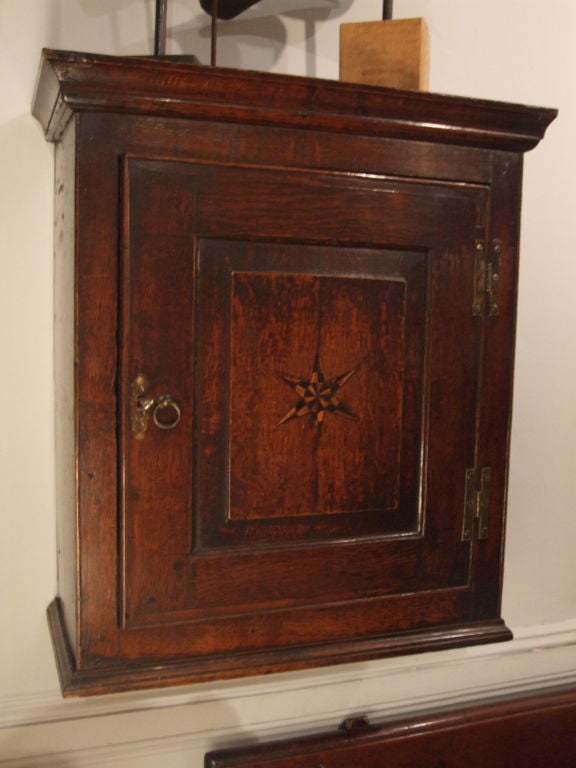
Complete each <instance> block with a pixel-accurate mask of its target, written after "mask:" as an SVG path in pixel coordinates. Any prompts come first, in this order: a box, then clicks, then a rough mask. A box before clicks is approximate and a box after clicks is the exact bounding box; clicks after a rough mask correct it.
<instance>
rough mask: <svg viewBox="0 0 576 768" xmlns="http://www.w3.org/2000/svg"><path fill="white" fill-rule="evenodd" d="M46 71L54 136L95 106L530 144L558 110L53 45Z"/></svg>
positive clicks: (44, 88) (42, 111) (40, 103)
mask: <svg viewBox="0 0 576 768" xmlns="http://www.w3.org/2000/svg"><path fill="white" fill-rule="evenodd" d="M40 78H41V79H40V87H39V90H38V97H37V99H36V102H35V108H34V114H35V115H36V116H37V117H38V119H39V120H40V122H41V123H42V125H43V126H44V130H45V131H46V133H47V135H48V136H49V137H50V138H51V139H53V140H54V139H56V138H57V137H58V136H59V135H60V134H61V132H62V130H63V128H64V126H65V125H66V122H67V120H68V119H69V116H70V113H71V111H76V110H80V109H84V108H86V107H92V108H93V107H94V106H97V107H98V108H99V109H102V110H107V111H113V112H116V113H126V114H134V113H138V114H149V115H157V116H160V115H162V116H170V117H183V118H190V117H192V118H195V119H197V118H201V117H212V118H217V119H220V120H233V121H237V122H243V123H261V124H262V123H264V124H266V125H289V126H292V127H296V128H303V129H312V128H315V129H316V128H318V129H320V130H327V131H329V132H333V131H336V132H351V133H356V134H368V135H375V136H380V137H382V136H389V137H391V138H404V139H409V140H423V141H433V142H442V143H448V144H463V145H466V146H478V147H490V148H492V149H506V150H520V151H524V150H527V149H530V148H532V147H534V146H535V145H536V144H537V143H538V141H539V140H540V139H541V138H542V136H543V133H544V131H545V129H546V127H547V125H548V124H549V123H550V122H551V120H553V119H554V117H555V115H556V111H555V110H553V109H545V108H541V109H535V108H527V107H524V106H521V105H511V104H504V103H500V102H492V101H482V100H478V99H475V100H472V99H464V98H458V97H451V96H438V95H436V94H429V93H425V92H422V91H420V92H419V91H396V90H394V89H384V88H375V87H370V86H358V85H352V84H349V83H339V82H333V81H329V80H324V81H322V80H315V79H310V78H303V77H295V76H287V75H269V74H266V73H261V72H258V73H256V72H250V71H238V70H229V69H221V68H209V69H208V68H204V67H199V66H197V65H190V64H181V63H177V62H169V61H162V60H159V59H139V58H138V57H118V56H102V55H95V54H86V53H77V52H62V51H52V50H45V51H44V59H43V67H42V70H41V74H40Z"/></svg>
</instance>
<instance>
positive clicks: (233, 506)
mask: <svg viewBox="0 0 576 768" xmlns="http://www.w3.org/2000/svg"><path fill="white" fill-rule="evenodd" d="M35 114H36V115H37V117H38V118H39V119H40V120H41V122H42V124H43V125H44V128H45V130H46V135H47V138H49V139H50V140H53V141H56V142H57V169H58V170H57V230H56V232H57V238H56V239H57V256H56V259H57V267H56V274H57V288H56V290H57V298H58V302H57V303H58V318H57V331H56V336H57V338H56V349H57V393H58V405H57V419H58V430H59V436H58V462H59V470H58V471H59V482H58V499H59V501H58V504H59V546H60V565H59V596H58V598H57V600H56V601H55V602H54V603H53V605H52V606H51V608H50V622H51V627H52V631H53V637H54V642H55V648H56V654H57V658H58V663H59V667H60V672H61V679H62V685H63V689H64V692H65V693H66V694H68V695H75V694H94V693H102V692H105V691H110V690H126V689H132V688H142V687H147V686H158V685H170V684H175V683H186V682H191V681H194V680H206V679H214V678H221V677H231V676H238V675H247V674H257V673H265V672H269V671H279V670H285V669H293V668H298V667H305V666H311V665H319V664H330V663H336V662H344V661H353V660H359V659H364V658H375V657H381V656H386V655H393V654H398V653H415V652H418V651H421V650H432V649H438V648H450V647H457V646H461V645H467V644H472V643H486V642H496V641H501V640H506V639H508V638H510V636H511V634H510V632H509V630H508V629H507V628H506V626H505V624H504V621H503V619H502V617H501V616H500V593H501V586H502V553H503V530H504V526H503V521H504V510H505V492H506V475H507V452H508V434H509V414H510V397H511V396H510V393H511V382H512V359H513V342H514V312H515V303H516V279H517V261H518V248H517V245H518V220H519V210H520V178H521V166H522V158H521V155H520V154H519V151H521V150H524V149H526V148H528V147H530V146H532V145H533V144H534V143H536V142H537V141H538V140H539V138H540V137H541V136H542V134H543V131H544V129H545V126H546V124H547V122H549V121H550V120H551V119H552V118H553V116H554V113H553V111H552V110H540V109H531V108H528V107H521V106H520V107H518V106H513V105H504V104H492V103H490V102H476V101H471V100H465V99H451V98H447V97H440V96H434V95H430V94H413V93H402V92H397V91H387V90H381V89H375V88H364V87H356V86H350V85H345V84H338V83H330V82H325V81H318V80H308V79H305V78H290V77H277V76H273V75H266V74H262V75H260V74H256V73H246V72H232V71H227V70H217V69H216V70H204V69H202V68H198V67H194V66H191V65H181V64H173V63H171V62H158V61H149V60H148V61H147V60H144V59H129V58H115V57H100V56H92V55H84V54H71V53H58V52H54V51H50V52H45V55H44V64H43V69H42V75H41V79H40V82H39V89H38V93H37V97H36V101H35ZM492 148H498V149H500V150H502V151H500V152H493V151H492ZM495 239H497V240H498V241H499V242H500V243H501V244H502V248H503V251H502V270H501V280H500V311H499V314H498V315H497V316H492V315H491V314H490V311H489V307H488V299H487V295H484V294H482V296H481V297H480V299H479V305H478V306H479V311H478V312H477V313H476V314H475V313H474V312H473V305H474V306H475V304H474V299H473V295H474V292H473V289H474V286H475V285H476V283H477V277H476V273H475V263H476V259H477V246H478V243H479V242H480V243H481V244H482V245H485V247H486V249H487V250H488V249H489V248H490V247H491V243H492V242H493V241H494V240H495ZM141 376H142V377H143V378H144V379H145V380H146V391H145V394H144V395H143V397H144V398H151V399H152V400H154V403H153V405H152V406H151V409H150V411H149V413H148V417H147V421H146V419H145V420H144V423H146V425H147V428H146V431H145V432H142V433H138V434H136V433H135V432H134V431H133V424H134V418H133V416H134V413H133V404H134V396H133V385H134V382H135V381H136V380H140V377H141ZM166 395H170V397H171V398H173V401H174V402H175V403H177V405H178V408H179V409H180V412H181V418H180V420H179V422H178V423H177V424H175V425H174V428H172V429H161V428H160V427H158V426H156V425H155V424H154V419H153V413H154V407H155V406H156V404H157V403H158V402H159V400H158V399H159V398H161V397H162V396H166ZM174 412H175V411H174V410H170V408H169V409H168V411H167V412H166V411H163V412H162V413H163V416H162V418H164V419H166V418H167V417H166V413H168V414H169V415H170V414H173V413H174ZM160 426H162V424H160ZM164 426H165V424H164ZM483 466H487V467H489V468H490V470H491V475H492V477H493V485H492V488H491V495H490V502H489V505H488V507H489V509H488V531H489V533H488V536H487V537H485V538H482V539H479V538H478V536H476V535H472V536H470V537H469V540H463V538H462V526H463V515H464V509H465V506H466V505H465V487H466V484H465V478H466V470H467V469H469V468H478V467H483Z"/></svg>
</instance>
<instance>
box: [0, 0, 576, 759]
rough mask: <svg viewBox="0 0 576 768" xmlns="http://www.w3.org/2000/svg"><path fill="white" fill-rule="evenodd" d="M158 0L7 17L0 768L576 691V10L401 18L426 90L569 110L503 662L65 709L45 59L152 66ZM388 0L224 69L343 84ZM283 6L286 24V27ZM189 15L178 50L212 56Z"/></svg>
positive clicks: (544, 229) (525, 373)
mask: <svg viewBox="0 0 576 768" xmlns="http://www.w3.org/2000/svg"><path fill="white" fill-rule="evenodd" d="M153 5H154V4H153V0H0V318H1V319H0V352H1V356H0V361H1V362H0V617H1V618H0V659H1V661H0V765H2V766H14V768H16V767H17V766H19V767H20V768H24V767H26V768H31V766H43V767H44V768H46V766H52V767H54V768H83V767H84V766H104V765H107V766H109V765H113V766H117V767H118V768H130V767H131V766H136V765H138V768H153V767H154V766H160V765H161V766H162V767H163V768H184V766H186V768H191V767H192V766H200V765H201V764H202V755H203V753H204V751H205V750H206V749H210V748H214V747H215V746H219V745H221V744H236V743H240V742H242V741H244V740H247V739H252V738H269V737H271V736H273V735H277V734H283V733H304V732H306V731H309V730H317V729H319V728H332V727H334V726H335V725H336V724H337V723H338V721H339V719H340V718H341V717H342V716H344V715H346V714H349V713H351V712H358V711H366V712H369V713H370V714H372V715H373V716H374V717H375V718H378V717H387V716H390V715H393V714H395V713H401V712H405V711H414V710H417V709H418V710H420V709H425V708H428V707H432V706H437V705H439V704H450V703H455V702H458V701H463V700H468V699H471V698H479V697H485V696H492V695H500V694H502V693H505V692H507V691H514V690H523V689H529V688H531V687H539V686H544V685H549V684H553V683H555V682H566V681H569V680H576V568H575V567H574V559H575V557H574V551H575V549H576V514H575V512H576V502H575V498H576V471H575V469H576V468H575V463H576V386H575V384H576V370H575V367H576V349H575V347H576V334H575V333H574V329H575V328H576V300H575V298H574V285H575V283H576V279H575V278H576V259H575V255H576V235H575V234H574V232H575V229H574V218H575V209H576V205H575V204H576V188H575V181H574V180H575V179H576V152H575V151H574V148H573V141H574V136H575V135H576V106H575V100H574V81H575V79H576V46H575V45H574V40H573V35H574V29H576V4H574V3H573V1H572V0H547V2H543V0H396V3H395V15H396V16H397V17H401V16H406V17H408V16H424V17H425V18H426V19H427V21H428V24H429V27H430V31H431V43H432V45H431V50H432V67H431V88H432V89H433V90H437V91H442V92H445V93H454V94H462V95H468V96H479V97H487V98H495V99H503V100H510V101H521V102H525V103H532V104H538V105H543V106H556V107H559V108H560V110H561V114H560V117H559V119H558V120H557V121H556V123H554V124H553V125H552V126H551V128H550V129H549V132H548V135H547V137H546V139H545V140H544V142H543V143H542V144H541V145H540V147H538V148H537V149H536V150H534V151H533V152H532V153H530V154H528V155H527V157H526V172H525V195H524V214H523V234H522V262H521V263H522V267H521V284H520V306H519V317H518V351H517V368H516V388H515V409H514V426H513V436H512V457H511V475H510V503H509V522H508V545H507V554H506V569H505V588H504V607H503V614H504V616H505V618H506V619H507V621H508V624H509V626H511V628H512V629H513V630H514V631H515V634H516V639H515V640H514V641H512V642H511V643H508V644H504V645H498V646H494V647H486V648H473V649H463V650H459V651H449V652H443V653H436V654H425V655H422V656H415V657H410V658H407V659H396V660H388V661H380V662H378V661H376V662H370V663H364V664H355V665H350V666H344V667H335V668H330V669H327V670H321V671H311V672H306V673H293V674H285V675H277V676H272V677H268V678H265V679H253V680H243V681H237V682H232V683H230V682H228V683H222V684H213V685H202V686H196V687H191V688H186V689H180V690H175V691H163V692H156V693H154V692H153V693H142V694H130V695H120V696H110V697H103V698H100V699H92V700H88V701H79V702H74V701H72V702H69V701H67V702H63V701H61V700H60V697H59V692H58V687H57V679H56V673H55V668H54V663H53V659H52V652H51V648H50V641H49V637H48V632H47V629H46V622H45V617H44V611H45V607H46V605H47V603H48V602H49V600H50V599H51V598H52V597H53V595H54V593H55V589H56V575H55V559H56V558H55V546H56V545H55V536H54V530H55V509H54V500H53V487H54V482H53V476H54V457H53V404H52V399H53V385H52V376H53V367H52V312H53V304H52V223H51V219H52V147H51V145H48V144H46V143H45V142H44V140H43V137H42V133H41V130H40V127H39V126H38V125H37V124H36V123H35V122H34V120H33V119H32V117H31V116H30V102H31V99H32V94H33V90H34V81H35V76H36V71H37V66H38V61H39V54H40V49H41V48H42V47H43V46H48V47H57V48H65V49H74V50H86V51H94V52H100V53H114V54H135V53H148V52H150V48H151V42H150V40H151V34H152V20H153ZM381 7H382V2H381V0H354V2H351V0H340V2H338V0H263V1H262V2H261V4H260V5H259V6H258V7H257V8H256V9H255V10H254V11H253V12H250V13H249V14H247V15H246V16H245V17H241V18H240V19H238V20H237V21H234V22H230V23H228V24H226V25H222V42H221V46H220V54H221V56H220V62H221V63H222V64H223V65H227V66H242V67H244V68H252V69H268V70H272V71H278V72H288V73H291V74H308V75H312V76H320V77H336V76H337V68H338V25H339V23H340V22H341V21H361V20H375V19H377V18H379V15H380V13H381ZM289 8H290V9H292V10H291V12H290V13H289V14H286V13H283V14H282V15H280V16H277V15H275V14H276V13H277V12H278V11H286V10H287V9H289ZM198 9H199V6H198V3H197V2H196V0H171V5H170V20H169V21H170V32H171V35H170V40H169V49H170V50H171V51H172V52H181V51H182V49H183V48H184V50H185V51H186V52H190V51H194V52H196V53H197V54H198V55H200V57H201V58H202V59H203V60H207V58H208V49H209V43H208V30H207V23H208V19H207V17H206V16H204V15H202V14H201V13H200V12H199V10H198Z"/></svg>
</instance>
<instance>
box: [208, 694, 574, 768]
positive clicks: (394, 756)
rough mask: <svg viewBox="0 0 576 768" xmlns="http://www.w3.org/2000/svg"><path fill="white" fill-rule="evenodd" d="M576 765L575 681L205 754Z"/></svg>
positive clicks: (247, 759)
mask: <svg viewBox="0 0 576 768" xmlns="http://www.w3.org/2000/svg"><path fill="white" fill-rule="evenodd" d="M552 765H553V766H554V768H574V766H575V765H576V687H573V686H572V687H569V688H557V689H554V690H552V691H548V692H546V693H539V694H535V695H531V696H523V697H516V698H509V699H506V700H500V701H497V702H494V703H491V704H482V705H479V706H469V707H464V708H461V709H458V710H447V711H440V712H438V713H437V714H430V713H427V714H425V715H423V716H419V717H418V716H417V717H411V718H407V719H402V720H396V721H392V722H388V723H385V724H384V725H380V726H374V725H371V724H370V723H369V722H368V720H367V718H364V717H351V718H350V719H349V720H346V721H344V723H343V724H342V725H341V726H340V729H339V730H338V732H335V733H330V734H320V735H316V736H311V737H306V738H302V739H296V740H294V739H292V740H285V741H277V742H272V743H269V744H261V745H259V746H257V747H251V748H243V749H236V750H234V749H229V750H222V751H218V752H210V753H208V754H207V755H206V760H205V768H319V767H320V766H322V768H350V766H353V767H354V768H377V767H380V766H382V767H383V766H385V767H386V768H416V766H417V768H486V767H487V766H489V767H490V768H528V767H529V768H548V766H552Z"/></svg>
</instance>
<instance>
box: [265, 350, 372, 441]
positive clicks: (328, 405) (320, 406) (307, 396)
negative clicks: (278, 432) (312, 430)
mask: <svg viewBox="0 0 576 768" xmlns="http://www.w3.org/2000/svg"><path fill="white" fill-rule="evenodd" d="M359 367H360V364H358V365H357V366H355V367H354V368H351V369H350V370H349V371H346V372H345V373H341V374H340V375H339V376H335V377H334V378H333V379H326V378H325V376H324V374H323V373H322V370H321V368H320V363H319V356H318V353H317V354H316V357H315V359H314V365H313V367H312V373H311V374H310V377H309V378H308V379H302V378H300V377H298V376H292V375H290V374H287V373H278V376H279V377H280V378H281V379H282V381H285V382H286V384H288V386H289V387H290V388H291V389H293V390H294V392H296V394H297V395H298V399H297V400H296V402H295V403H294V405H293V406H292V408H291V409H290V410H289V411H288V413H287V414H286V415H285V416H283V417H282V418H281V419H280V421H279V422H278V426H280V425H281V424H285V423H286V422H287V421H291V420H292V419H296V418H298V417H299V416H307V415H308V414H311V415H312V416H314V418H315V421H316V424H317V425H320V424H322V422H323V421H324V416H325V414H326V413H333V414H334V415H335V416H344V417H345V418H347V419H352V420H354V421H356V420H357V417H356V414H354V413H353V412H352V411H351V410H350V409H349V408H348V407H347V406H346V404H345V403H343V402H342V401H341V400H340V399H339V398H338V397H337V396H336V395H337V393H338V391H339V390H340V389H342V387H343V386H344V385H345V384H346V383H347V382H348V381H350V379H351V378H352V376H354V374H355V373H356V371H357V370H358V368H359Z"/></svg>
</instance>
